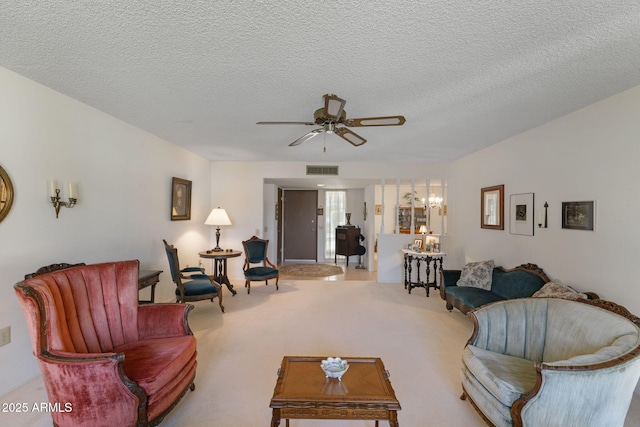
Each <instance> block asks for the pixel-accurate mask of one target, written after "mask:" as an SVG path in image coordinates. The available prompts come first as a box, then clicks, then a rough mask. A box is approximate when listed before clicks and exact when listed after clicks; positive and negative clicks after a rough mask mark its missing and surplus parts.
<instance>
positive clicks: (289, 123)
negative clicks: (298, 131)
mask: <svg viewBox="0 0 640 427" xmlns="http://www.w3.org/2000/svg"><path fill="white" fill-rule="evenodd" d="M256 124H257V125H315V123H314V122H256Z"/></svg>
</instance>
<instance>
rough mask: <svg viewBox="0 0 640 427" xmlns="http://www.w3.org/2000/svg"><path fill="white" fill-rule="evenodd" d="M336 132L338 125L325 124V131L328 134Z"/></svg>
mask: <svg viewBox="0 0 640 427" xmlns="http://www.w3.org/2000/svg"><path fill="white" fill-rule="evenodd" d="M335 130H336V124H335V123H325V124H324V131H325V132H326V133H333V132H334V131H335Z"/></svg>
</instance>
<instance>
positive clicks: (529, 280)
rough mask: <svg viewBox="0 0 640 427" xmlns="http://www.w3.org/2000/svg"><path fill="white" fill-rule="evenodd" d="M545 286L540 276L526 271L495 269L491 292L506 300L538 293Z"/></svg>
mask: <svg viewBox="0 0 640 427" xmlns="http://www.w3.org/2000/svg"><path fill="white" fill-rule="evenodd" d="M544 284H545V281H544V280H543V279H542V278H541V277H540V276H538V275H536V274H534V273H532V272H530V271H526V270H517V269H514V270H509V271H505V270H504V269H503V268H501V267H496V268H494V269H493V274H492V278H491V292H493V293H494V294H497V295H500V296H501V297H502V298H504V299H512V298H522V297H524V296H531V295H533V294H534V293H536V292H537V291H538V290H540V288H541V287H542V286H543V285H544Z"/></svg>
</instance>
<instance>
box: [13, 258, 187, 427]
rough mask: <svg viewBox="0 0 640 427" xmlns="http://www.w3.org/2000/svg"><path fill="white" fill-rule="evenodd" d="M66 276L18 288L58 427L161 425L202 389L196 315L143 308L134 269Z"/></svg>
mask: <svg viewBox="0 0 640 427" xmlns="http://www.w3.org/2000/svg"><path fill="white" fill-rule="evenodd" d="M67 265H68V264H67ZM58 267H60V268H63V269H61V270H55V271H54V270H53V269H51V268H49V269H45V271H47V272H45V273H42V274H31V275H27V277H28V278H27V279H25V280H24V281H22V282H19V283H16V285H15V286H14V290H15V293H16V296H17V297H18V300H19V301H20V305H21V307H22V310H23V312H24V315H25V318H26V320H27V327H28V330H29V334H30V337H31V345H32V347H33V354H34V355H35V357H36V359H37V360H38V364H39V366H40V370H41V372H42V378H43V380H44V385H45V388H46V391H47V395H48V399H49V402H51V403H60V402H61V403H64V408H63V409H64V410H62V411H53V412H51V417H52V418H53V423H54V426H57V427H65V426H72V427H76V426H104V427H107V426H109V427H113V426H123V427H124V426H127V427H129V426H130V427H134V426H135V427H145V426H154V425H157V424H158V423H160V422H161V421H162V419H163V418H164V417H165V416H166V415H167V414H168V413H169V411H171V409H172V408H173V407H174V406H175V405H176V404H177V402H178V401H179V400H180V399H181V398H182V397H183V396H184V394H185V393H186V392H187V390H189V389H191V390H193V389H194V388H195V385H194V379H195V375H196V366H197V361H196V355H197V351H196V339H195V337H194V336H193V334H192V332H191V329H190V328H189V324H188V322H187V315H188V313H189V311H190V310H191V309H192V308H193V306H192V305H188V304H176V303H169V304H140V305H139V304H138V261H136V260H132V261H119V262H110V263H103V264H94V265H80V266H75V267H74V266H71V267H70V268H64V267H65V265H64V264H62V265H60V264H58Z"/></svg>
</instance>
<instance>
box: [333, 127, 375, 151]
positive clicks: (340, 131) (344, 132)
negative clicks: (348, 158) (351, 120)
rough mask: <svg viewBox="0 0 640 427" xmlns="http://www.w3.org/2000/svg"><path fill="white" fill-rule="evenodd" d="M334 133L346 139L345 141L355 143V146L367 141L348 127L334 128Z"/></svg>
mask: <svg viewBox="0 0 640 427" xmlns="http://www.w3.org/2000/svg"><path fill="white" fill-rule="evenodd" d="M334 133H335V134H336V135H338V136H339V137H340V138H342V139H344V140H346V141H347V142H349V143H350V144H353V145H355V146H356V147H358V146H360V145H362V144H364V143H365V142H367V140H366V139H364V138H363V137H361V136H360V135H358V134H357V133H355V132H353V131H352V130H350V129H347V128H336V130H334Z"/></svg>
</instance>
